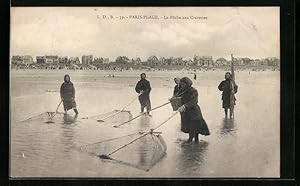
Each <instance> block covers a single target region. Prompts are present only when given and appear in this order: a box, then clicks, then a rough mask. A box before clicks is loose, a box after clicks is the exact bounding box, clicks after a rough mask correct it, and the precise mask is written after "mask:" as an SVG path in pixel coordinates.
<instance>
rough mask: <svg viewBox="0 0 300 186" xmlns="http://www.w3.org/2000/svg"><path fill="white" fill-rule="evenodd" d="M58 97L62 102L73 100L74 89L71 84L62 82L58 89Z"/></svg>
mask: <svg viewBox="0 0 300 186" xmlns="http://www.w3.org/2000/svg"><path fill="white" fill-rule="evenodd" d="M60 97H61V98H63V99H64V100H70V99H74V98H75V88H74V85H73V83H72V82H70V81H69V82H64V83H63V84H62V85H61V87H60Z"/></svg>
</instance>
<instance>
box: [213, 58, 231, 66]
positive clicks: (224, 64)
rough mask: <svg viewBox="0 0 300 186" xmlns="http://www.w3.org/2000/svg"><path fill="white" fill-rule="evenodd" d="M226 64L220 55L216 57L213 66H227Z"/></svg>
mask: <svg viewBox="0 0 300 186" xmlns="http://www.w3.org/2000/svg"><path fill="white" fill-rule="evenodd" d="M227 65H228V62H227V60H226V59H225V58H223V57H220V58H218V59H217V60H216V61H215V63H214V66H215V67H220V66H227Z"/></svg>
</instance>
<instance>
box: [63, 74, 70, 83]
mask: <svg viewBox="0 0 300 186" xmlns="http://www.w3.org/2000/svg"><path fill="white" fill-rule="evenodd" d="M67 77H69V81H67ZM64 81H65V83H69V82H71V78H70V76H69V74H66V75H65V76H64Z"/></svg>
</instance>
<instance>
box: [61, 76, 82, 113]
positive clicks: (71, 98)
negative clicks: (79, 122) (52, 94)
mask: <svg viewBox="0 0 300 186" xmlns="http://www.w3.org/2000/svg"><path fill="white" fill-rule="evenodd" d="M60 97H61V100H62V101H63V105H64V110H65V113H67V111H68V110H70V109H73V110H74V112H75V114H76V115H78V111H77V108H76V102H75V88H74V85H73V83H72V82H71V79H70V76H69V75H65V76H64V82H63V84H62V85H61V87H60Z"/></svg>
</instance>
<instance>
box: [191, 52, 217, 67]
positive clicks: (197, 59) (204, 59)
mask: <svg viewBox="0 0 300 186" xmlns="http://www.w3.org/2000/svg"><path fill="white" fill-rule="evenodd" d="M194 64H195V65H197V66H203V67H209V66H214V61H213V57H212V56H198V55H194Z"/></svg>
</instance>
